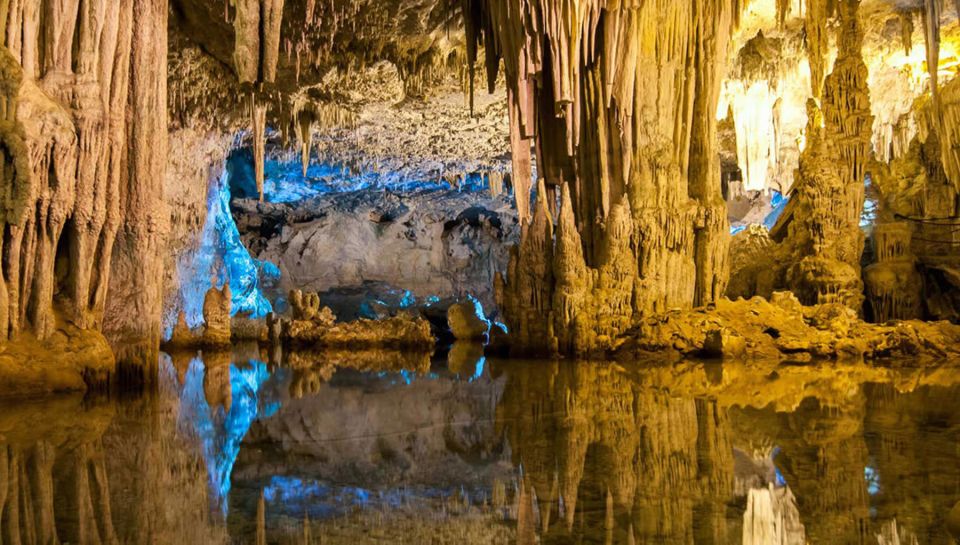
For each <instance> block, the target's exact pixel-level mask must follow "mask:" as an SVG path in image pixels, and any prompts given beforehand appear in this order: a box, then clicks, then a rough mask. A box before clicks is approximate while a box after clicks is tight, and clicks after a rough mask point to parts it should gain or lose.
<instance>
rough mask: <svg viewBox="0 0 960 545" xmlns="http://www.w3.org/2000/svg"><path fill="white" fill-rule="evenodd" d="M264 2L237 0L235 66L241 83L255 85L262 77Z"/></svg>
mask: <svg viewBox="0 0 960 545" xmlns="http://www.w3.org/2000/svg"><path fill="white" fill-rule="evenodd" d="M261 2H262V0H236V15H235V16H234V19H233V32H234V40H235V45H234V48H233V66H234V69H235V70H236V71H237V77H238V78H239V79H240V81H241V82H245V83H253V82H255V81H257V79H258V78H259V75H260V49H261V45H260V24H261V22H260V5H261Z"/></svg>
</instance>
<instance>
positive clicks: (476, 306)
mask: <svg viewBox="0 0 960 545" xmlns="http://www.w3.org/2000/svg"><path fill="white" fill-rule="evenodd" d="M467 300H468V301H470V302H471V303H473V312H474V313H475V314H476V315H477V318H479V319H480V321H482V322H483V323H485V324H487V333H488V334H489V333H490V325H491V324H490V320H488V319H487V315H486V313H485V312H484V311H483V304H482V303H481V302H480V301H478V300H477V298H476V297H474V296H472V295H468V296H467Z"/></svg>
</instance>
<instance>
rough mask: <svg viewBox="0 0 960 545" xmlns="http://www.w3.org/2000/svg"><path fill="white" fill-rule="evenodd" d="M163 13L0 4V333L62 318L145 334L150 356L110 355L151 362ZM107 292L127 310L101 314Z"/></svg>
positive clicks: (162, 131) (97, 3)
mask: <svg viewBox="0 0 960 545" xmlns="http://www.w3.org/2000/svg"><path fill="white" fill-rule="evenodd" d="M166 23H167V4H166V2H165V1H163V0H92V1H84V2H80V1H79V0H66V1H63V0H57V1H55V0H43V1H36V0H34V1H14V2H5V3H3V5H2V7H0V28H2V29H4V32H3V34H2V39H3V46H4V47H3V48H0V57H2V58H0V94H2V97H0V102H2V104H3V108H2V110H3V111H2V117H3V120H2V126H0V136H2V138H0V140H2V153H0V165H2V171H3V175H2V179H0V188H2V195H3V204H4V205H3V215H2V218H0V219H2V221H3V225H4V232H3V237H2V244H3V246H2V248H3V264H2V269H3V282H0V340H8V339H9V340H16V339H18V338H20V336H21V335H22V334H24V333H28V334H30V335H33V336H35V337H36V338H37V339H38V340H40V341H41V342H42V341H44V340H45V339H47V338H48V337H50V336H51V335H52V334H53V332H54V331H55V330H56V329H58V328H60V327H62V324H64V323H69V324H70V325H72V326H74V327H77V328H79V329H81V330H101V329H103V330H105V331H106V332H107V333H108V336H109V337H110V338H111V339H112V340H114V341H115V344H116V345H118V346H120V345H123V346H125V347H134V346H140V342H141V341H144V342H145V345H144V346H152V347H153V348H152V350H153V356H151V355H150V354H148V353H147V352H149V350H141V349H140V348H131V350H130V352H121V354H120V359H121V360H129V361H130V362H131V363H144V362H147V361H150V359H151V358H152V359H153V360H154V364H155V354H156V346H157V342H158V341H159V326H160V320H159V318H160V316H159V310H160V282H158V281H157V280H156V279H157V278H159V277H160V275H159V271H158V269H157V266H158V264H159V258H158V252H159V251H160V248H161V247H162V244H163V240H164V233H165V223H166V216H165V210H164V207H163V194H162V186H161V181H162V180H163V173H164V168H165V164H166V160H167V157H166V137H167V125H166V117H167V114H166V50H167V39H166ZM115 242H116V244H115ZM118 292H122V293H120V297H121V298H122V300H123V302H122V305H123V306H124V309H125V312H123V313H110V312H106V313H105V308H109V306H110V305H111V302H112V301H113V300H114V298H115V296H117V294H118ZM105 316H110V318H109V319H107V318H105Z"/></svg>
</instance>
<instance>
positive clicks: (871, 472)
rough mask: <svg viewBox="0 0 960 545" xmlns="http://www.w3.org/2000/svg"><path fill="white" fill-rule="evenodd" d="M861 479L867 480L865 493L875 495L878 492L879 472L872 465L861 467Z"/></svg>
mask: <svg viewBox="0 0 960 545" xmlns="http://www.w3.org/2000/svg"><path fill="white" fill-rule="evenodd" d="M863 479H864V480H865V481H867V493H868V494H870V495H871V496H876V495H877V494H879V493H880V474H879V473H877V470H876V469H875V468H873V467H872V466H866V467H864V468H863Z"/></svg>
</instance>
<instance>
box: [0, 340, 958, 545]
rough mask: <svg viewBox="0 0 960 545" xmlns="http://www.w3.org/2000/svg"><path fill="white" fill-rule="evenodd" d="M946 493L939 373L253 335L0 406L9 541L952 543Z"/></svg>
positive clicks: (946, 377)
mask: <svg viewBox="0 0 960 545" xmlns="http://www.w3.org/2000/svg"><path fill="white" fill-rule="evenodd" d="M271 359H273V360H274V361H280V362H282V363H279V364H277V363H271ZM958 500H960V372H958V371H957V370H956V369H955V368H951V367H949V366H944V367H942V368H936V369H912V368H909V367H901V368H876V367H868V366H862V365H859V366H858V365H838V364H830V365H817V366H774V365H762V364H755V363H751V364H745V363H729V362H728V363H723V364H719V363H713V364H701V363H696V364H694V363H690V364H680V365H669V366H667V365H664V366H655V367H649V366H647V367H643V368H637V367H632V366H630V365H627V364H623V363H619V364H618V363H610V362H606V363H604V362H545V361H540V362H534V361H516V360H486V359H484V358H483V357H482V356H480V353H478V352H477V351H475V350H474V349H473V348H471V347H457V351H456V352H454V354H453V355H451V356H450V359H449V361H448V360H445V359H440V360H438V359H433V360H431V358H430V357H429V356H428V355H401V354H396V353H384V352H380V353H377V352H370V353H326V354H292V355H287V356H285V357H282V358H278V357H276V355H275V354H274V358H271V357H269V356H268V355H267V354H262V353H260V352H259V350H257V349H255V348H254V349H246V350H244V349H236V350H234V351H233V352H232V353H220V354H211V353H207V354H199V353H187V354H175V355H166V354H164V355H162V356H161V358H160V387H159V392H158V393H157V394H156V395H149V396H142V397H134V398H125V397H121V398H105V397H86V398H84V397H75V396H65V397H58V398H55V399H47V400H43V401H37V402H25V401H18V402H8V403H5V404H0V543H4V544H44V545H45V544H51V543H81V544H87V543H89V544H115V543H124V544H126V543H184V544H194V543H197V544H199V543H251V544H261V543H282V544H305V543H318V544H319V543H323V544H336V543H350V544H361V543H459V544H463V543H522V544H532V543H623V544H639V543H670V544H674V543H683V544H688V543H689V544H693V543H696V544H735V543H737V544H738V543H744V544H761V543H776V544H804V543H813V544H821V543H823V544H833V543H843V544H846V543H858V544H859V543H871V544H878V545H881V544H882V545H892V544H902V545H912V544H918V545H920V544H928V543H929V544H940V543H944V544H946V543H952V540H951V538H950V537H949V534H948V533H947V531H946V529H945V526H944V517H945V516H946V514H947V513H948V512H949V510H950V508H951V507H952V506H953V505H954V503H955V502H957V501H958Z"/></svg>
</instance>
